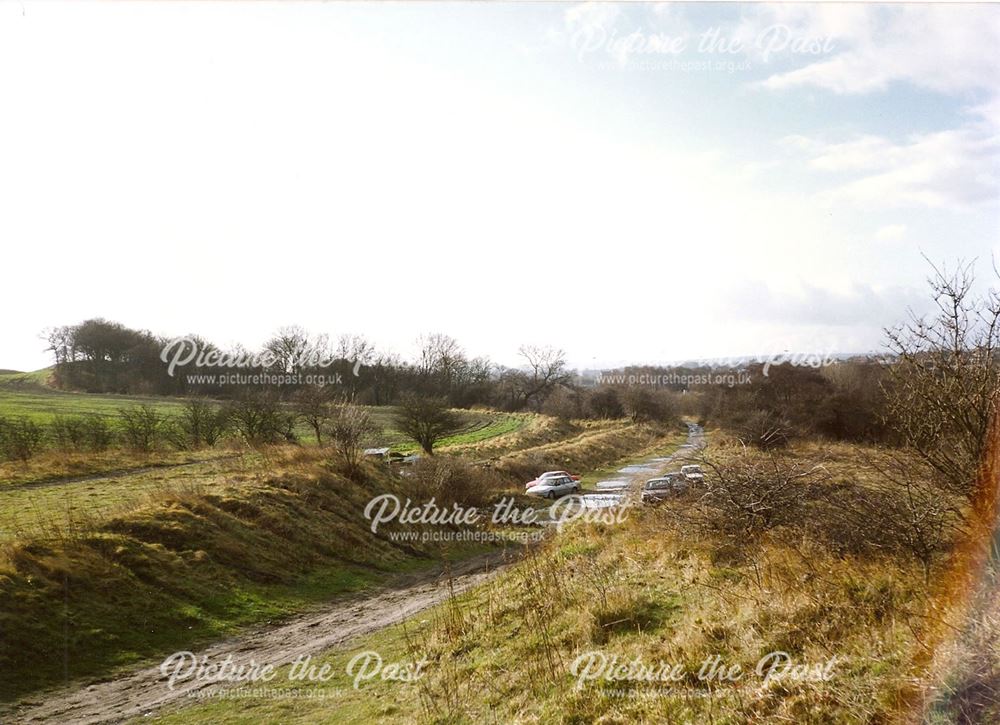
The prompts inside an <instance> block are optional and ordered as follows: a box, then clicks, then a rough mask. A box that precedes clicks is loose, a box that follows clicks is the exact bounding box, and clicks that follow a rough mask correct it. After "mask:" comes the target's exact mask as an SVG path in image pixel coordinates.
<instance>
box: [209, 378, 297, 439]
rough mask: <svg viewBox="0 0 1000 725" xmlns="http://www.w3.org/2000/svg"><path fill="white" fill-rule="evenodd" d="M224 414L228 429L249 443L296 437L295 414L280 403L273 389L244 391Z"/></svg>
mask: <svg viewBox="0 0 1000 725" xmlns="http://www.w3.org/2000/svg"><path fill="white" fill-rule="evenodd" d="M224 414H225V415H226V419H227V420H228V421H229V423H230V425H231V427H232V430H233V431H235V432H236V433H238V434H239V435H240V437H241V438H243V440H245V441H246V442H247V443H248V444H249V445H251V446H261V445H270V444H275V443H295V442H296V441H297V438H296V436H295V416H294V415H293V414H291V413H288V412H286V411H285V410H284V409H283V408H282V407H281V402H280V401H279V400H278V397H277V395H276V394H274V393H270V392H266V391H254V390H251V391H247V392H246V393H244V395H243V397H242V398H241V399H240V400H237V401H234V402H233V403H231V404H230V405H229V406H227V408H226V410H225V413H224Z"/></svg>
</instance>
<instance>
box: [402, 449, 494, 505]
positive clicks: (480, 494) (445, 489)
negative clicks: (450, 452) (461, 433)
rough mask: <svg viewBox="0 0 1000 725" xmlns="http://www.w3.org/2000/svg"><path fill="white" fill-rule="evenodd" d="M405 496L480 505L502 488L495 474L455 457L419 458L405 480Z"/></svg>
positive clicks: (423, 499)
mask: <svg viewBox="0 0 1000 725" xmlns="http://www.w3.org/2000/svg"><path fill="white" fill-rule="evenodd" d="M407 487H408V489H409V492H410V493H409V495H410V496H411V498H413V499H414V500H419V501H429V500H430V499H431V498H434V499H435V500H436V501H437V503H438V504H441V505H445V506H447V505H451V504H453V503H459V504H462V505H463V506H484V505H485V504H486V503H488V502H489V500H490V499H491V498H492V497H493V495H494V494H495V493H496V492H497V491H500V490H502V489H503V487H504V483H503V481H502V479H501V478H500V476H499V474H497V473H496V472H494V471H489V470H486V469H483V468H478V467H476V466H473V465H472V464H470V463H468V462H466V461H463V460H462V459H459V458H447V457H440V456H438V457H433V458H430V457H427V458H421V459H420V460H419V461H417V463H416V465H414V467H413V476H412V477H411V478H409V479H408V480H407Z"/></svg>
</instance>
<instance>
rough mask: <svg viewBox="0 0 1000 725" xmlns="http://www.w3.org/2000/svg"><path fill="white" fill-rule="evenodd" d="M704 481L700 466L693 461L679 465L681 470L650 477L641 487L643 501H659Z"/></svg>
mask: <svg viewBox="0 0 1000 725" xmlns="http://www.w3.org/2000/svg"><path fill="white" fill-rule="evenodd" d="M704 481H705V474H704V473H702V472H701V466H699V465H696V464H694V463H692V464H689V465H687V466H681V470H679V471H673V472H671V473H664V474H663V475H662V476H660V477H659V478H651V479H649V480H648V481H646V483H645V485H644V486H643V487H642V502H643V503H659V502H660V501H663V500H665V499H668V498H670V497H671V496H675V495H677V494H681V493H684V492H685V491H687V490H688V489H689V488H690V487H691V486H698V485H700V484H702V483H703V482H704Z"/></svg>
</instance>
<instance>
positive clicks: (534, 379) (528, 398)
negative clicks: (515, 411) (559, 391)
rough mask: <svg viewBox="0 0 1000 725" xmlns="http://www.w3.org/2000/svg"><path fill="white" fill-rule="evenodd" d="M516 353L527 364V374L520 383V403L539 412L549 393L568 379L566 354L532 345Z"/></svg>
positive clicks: (524, 346)
mask: <svg viewBox="0 0 1000 725" xmlns="http://www.w3.org/2000/svg"><path fill="white" fill-rule="evenodd" d="M518 353H519V354H520V355H521V357H523V358H524V360H525V362H526V363H527V364H528V372H527V374H526V375H524V376H523V377H522V379H521V381H520V383H521V385H520V397H521V401H522V403H523V404H524V405H525V406H527V407H531V408H534V409H535V410H540V409H541V405H542V403H543V402H544V401H545V398H546V397H548V395H549V393H551V392H552V390H554V389H555V388H556V386H558V385H561V384H563V383H565V382H567V381H568V380H569V378H570V374H569V371H568V370H567V369H566V353H564V352H563V351H562V350H557V349H555V348H552V347H536V346H534V345H522V346H521V348H520V349H519V350H518Z"/></svg>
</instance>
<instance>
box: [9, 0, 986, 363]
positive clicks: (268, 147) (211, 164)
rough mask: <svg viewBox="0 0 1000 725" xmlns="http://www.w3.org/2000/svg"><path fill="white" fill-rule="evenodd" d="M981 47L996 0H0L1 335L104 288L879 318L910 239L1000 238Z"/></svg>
mask: <svg viewBox="0 0 1000 725" xmlns="http://www.w3.org/2000/svg"><path fill="white" fill-rule="evenodd" d="M679 39H682V40H679ZM713 41H714V45H713V44H712V43H713ZM733 41H739V42H741V43H742V47H733V45H732V43H733ZM783 41H784V46H782V42H783ZM699 43H701V46H700V47H699ZM723 43H724V44H725V51H726V52H724V49H723V47H722V44H723ZM998 47H1000V7H997V6H992V5H970V6H955V5H951V6H948V7H941V6H930V5H919V6H912V5H910V6H898V5H897V6H872V5H857V4H848V5H827V6H811V5H789V6H777V5H767V6H765V5H743V6H739V5H728V4H727V5H711V6H703V5H702V6H700V5H692V4H683V5H628V6H616V5H590V4H587V5H576V6H574V5H569V4H559V5H555V4H553V5H549V4H510V5H502V4H494V3H491V4H468V5H467V4H442V5H436V4H433V3H418V4H412V5H402V4H385V5H378V6H376V5H365V4H358V3H351V4H339V3H322V4H320V3H311V4H282V5H276V4H267V3H247V4H242V3H241V4H237V3H222V4H207V3H181V4H173V3H137V4H128V3H107V4H99V5H98V4H94V5H92V4H73V5H64V4H59V3H45V4H28V3H25V4H18V3H7V4H0V265H2V269H3V273H2V275H0V310H2V313H0V314H2V320H3V322H2V337H0V368H4V367H12V368H17V369H35V368H39V367H43V366H45V365H47V364H49V360H48V358H47V356H46V354H45V353H44V351H43V349H44V343H43V342H42V341H41V340H40V338H39V334H40V332H41V331H42V330H43V329H44V328H46V327H50V326H55V325H61V324H69V323H75V322H79V321H81V320H84V319H86V318H88V317H96V316H101V317H106V318H109V319H113V320H117V321H120V322H122V323H124V324H126V325H129V326H132V327H138V328H144V329H149V330H151V331H153V332H155V333H159V334H165V335H181V334H184V333H188V332H197V333H200V334H202V335H204V336H206V337H208V338H210V339H212V340H214V341H216V342H217V343H218V344H221V345H227V344H230V343H235V342H242V343H244V344H247V345H256V344H259V343H261V342H262V341H263V340H264V339H265V338H266V337H267V336H268V334H269V333H271V332H273V331H274V330H275V329H276V328H277V327H279V326H281V325H287V324H298V325H301V326H303V327H305V328H307V329H310V330H313V331H316V332H326V333H329V334H331V335H333V336H336V335H338V334H341V333H347V332H358V333H364V334H366V335H367V336H368V337H369V338H371V339H373V340H374V341H375V342H376V343H378V344H379V345H382V346H385V347H391V348H394V349H396V350H397V351H399V352H401V353H407V352H408V351H409V350H410V348H411V346H412V343H413V341H414V339H415V338H416V337H417V336H418V335H419V334H421V333H427V332H445V333H448V334H450V335H453V336H454V337H456V338H458V339H459V340H460V341H461V342H462V343H463V344H464V346H465V348H466V350H467V351H468V352H469V353H470V354H473V355H479V354H484V355H489V356H490V357H492V358H493V359H495V360H497V361H500V362H504V363H507V364H516V363H517V353H516V351H517V348H518V346H519V345H520V344H522V343H533V344H550V345H554V346H558V347H562V348H564V349H565V350H566V351H567V353H568V354H569V359H570V361H571V362H572V363H573V364H574V366H580V367H591V366H596V365H609V364H617V363H621V362H624V361H632V362H654V361H669V360H676V359H682V358H691V357H715V356H724V355H735V354H747V353H756V352H769V351H772V350H780V349H794V350H808V351H828V350H840V351H861V350H871V349H878V348H879V346H880V343H881V340H882V335H881V332H880V330H881V328H882V327H883V326H885V325H887V324H891V323H893V322H894V321H896V320H898V319H900V318H901V317H902V316H903V315H904V313H905V310H906V308H907V306H917V307H919V306H921V305H923V304H924V298H925V297H926V295H925V294H924V279H925V277H926V275H927V273H928V267H927V263H926V262H925V261H924V260H923V259H922V257H921V254H925V255H927V256H928V257H929V258H930V259H932V260H934V261H935V262H945V261H953V260H955V259H957V258H965V259H972V258H974V257H977V258H978V259H979V264H978V268H979V272H980V274H981V276H982V278H983V279H984V281H985V280H986V277H987V273H990V266H991V265H990V260H991V256H994V255H997V256H1000V236H998V231H1000V229H998V227H1000V206H998V201H997V200H998V187H1000V182H998V176H1000V133H998V127H1000V64H997V62H996V49H997V48H998ZM728 51H732V52H728Z"/></svg>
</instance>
